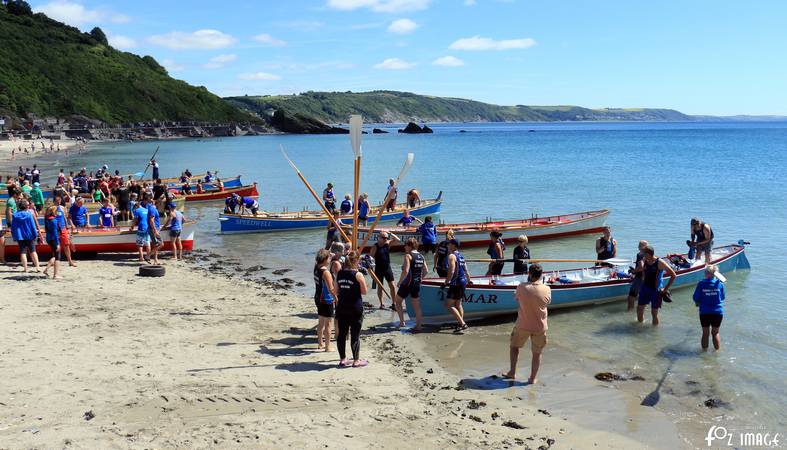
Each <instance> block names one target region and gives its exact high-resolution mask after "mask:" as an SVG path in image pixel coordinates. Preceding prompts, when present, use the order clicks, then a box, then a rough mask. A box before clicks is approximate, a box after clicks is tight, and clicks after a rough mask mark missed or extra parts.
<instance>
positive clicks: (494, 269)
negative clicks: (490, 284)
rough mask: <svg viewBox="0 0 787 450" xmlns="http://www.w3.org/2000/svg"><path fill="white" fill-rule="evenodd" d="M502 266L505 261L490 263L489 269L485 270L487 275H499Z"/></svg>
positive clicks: (501, 271)
mask: <svg viewBox="0 0 787 450" xmlns="http://www.w3.org/2000/svg"><path fill="white" fill-rule="evenodd" d="M503 266H505V263H497V262H496V263H492V264H490V265H489V269H488V270H487V273H486V274H487V275H501V274H502V273H503Z"/></svg>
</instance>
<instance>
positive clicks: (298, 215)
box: [219, 192, 443, 233]
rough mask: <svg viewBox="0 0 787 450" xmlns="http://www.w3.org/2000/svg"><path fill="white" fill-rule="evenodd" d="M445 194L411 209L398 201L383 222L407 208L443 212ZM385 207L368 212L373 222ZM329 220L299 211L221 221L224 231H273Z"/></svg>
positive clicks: (324, 224) (398, 216) (320, 214)
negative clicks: (441, 207) (441, 210)
mask: <svg viewBox="0 0 787 450" xmlns="http://www.w3.org/2000/svg"><path fill="white" fill-rule="evenodd" d="M442 197H443V193H442V192H440V194H439V195H438V196H437V198H434V199H431V200H425V201H422V202H421V204H420V205H419V206H417V207H415V208H408V207H407V205H406V204H405V203H399V204H397V205H396V208H394V209H393V210H392V211H389V212H384V213H383V215H382V216H381V217H380V221H381V222H383V221H390V220H399V219H401V218H402V215H403V214H404V211H405V210H406V209H408V210H409V211H410V215H411V216H426V215H429V214H437V213H439V212H440V206H441V205H442V203H443V200H442ZM381 207H382V206H381V205H377V206H375V207H373V208H372V209H371V211H369V221H370V222H373V221H374V218H375V217H377V212H378V211H379V210H380V208H381ZM341 221H342V223H343V224H347V223H350V224H351V223H352V216H344V217H342V218H341ZM328 222H329V219H328V217H327V216H326V215H325V213H323V212H322V210H319V211H299V212H282V213H273V212H266V211H260V212H259V213H257V215H256V216H254V215H251V214H244V215H240V214H220V215H219V224H220V225H221V232H222V233H264V232H271V231H291V230H307V229H314V228H327V227H328Z"/></svg>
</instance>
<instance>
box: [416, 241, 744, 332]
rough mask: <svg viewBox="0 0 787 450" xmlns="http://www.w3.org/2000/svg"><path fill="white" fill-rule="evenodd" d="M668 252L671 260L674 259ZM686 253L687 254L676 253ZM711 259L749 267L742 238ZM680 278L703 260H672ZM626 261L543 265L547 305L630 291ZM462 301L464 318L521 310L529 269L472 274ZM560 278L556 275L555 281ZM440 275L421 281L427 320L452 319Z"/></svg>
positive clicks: (699, 272)
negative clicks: (519, 297) (518, 294)
mask: <svg viewBox="0 0 787 450" xmlns="http://www.w3.org/2000/svg"><path fill="white" fill-rule="evenodd" d="M674 256H675V255H671V256H670V257H669V258H664V259H665V260H666V261H669V262H670V263H671V264H672V262H671V259H674ZM677 256H680V257H683V259H685V258H686V255H677ZM711 261H712V263H713V264H716V265H717V266H718V270H719V271H720V272H722V273H725V272H734V271H737V270H744V269H749V268H750V267H751V266H750V265H749V260H748V259H747V258H746V253H745V247H744V245H743V243H739V244H738V245H727V246H724V247H716V248H714V249H713V250H712V252H711ZM673 268H674V269H675V272H676V274H677V278H676V279H675V282H674V283H673V284H672V288H679V287H687V286H693V285H695V284H696V283H697V282H699V281H700V280H702V279H703V277H704V276H705V274H704V268H705V263H704V260H703V261H693V262H690V263H689V265H688V267H677V266H675V265H673ZM621 270H625V268H624V267H613V268H606V267H589V268H583V269H572V270H559V271H545V272H544V277H545V279H546V281H547V284H548V285H549V286H550V287H551V288H552V303H551V304H550V305H549V308H550V309H552V308H565V307H572V306H581V305H592V304H597V303H606V302H612V301H616V300H623V299H625V298H626V297H627V296H628V292H629V287H630V285H631V278H626V277H620V276H619V271H621ZM471 280H472V284H468V286H467V289H466V292H465V300H464V302H463V303H462V305H463V307H464V312H465V319H471V318H482V317H491V316H496V315H504V314H515V313H516V312H517V310H518V305H517V301H516V299H515V298H514V292H515V291H516V287H517V285H519V283H522V282H524V281H527V280H526V275H503V276H500V277H498V279H495V280H493V279H492V278H491V277H487V276H480V277H472V278H471ZM551 280H556V281H551ZM442 282H443V280H442V279H435V278H432V279H427V280H424V281H423V282H422V283H421V298H420V300H421V309H422V312H423V317H424V320H426V321H430V322H443V321H452V320H453V317H452V316H451V315H450V314H449V313H448V311H447V310H446V308H445V294H446V292H447V289H441V285H442ZM406 303H407V314H408V315H409V316H410V317H415V311H414V310H413V309H412V304H411V302H409V301H407V302H406Z"/></svg>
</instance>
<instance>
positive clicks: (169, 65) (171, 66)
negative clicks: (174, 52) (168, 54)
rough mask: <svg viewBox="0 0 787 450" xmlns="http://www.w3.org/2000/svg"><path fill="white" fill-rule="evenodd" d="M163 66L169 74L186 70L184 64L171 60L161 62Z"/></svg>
mask: <svg viewBox="0 0 787 450" xmlns="http://www.w3.org/2000/svg"><path fill="white" fill-rule="evenodd" d="M161 65H162V66H164V68H165V69H167V72H180V71H181V70H183V69H185V68H186V66H184V65H182V64H178V63H176V62H175V61H173V60H171V59H165V60H163V61H161Z"/></svg>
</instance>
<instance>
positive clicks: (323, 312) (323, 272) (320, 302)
mask: <svg viewBox="0 0 787 450" xmlns="http://www.w3.org/2000/svg"><path fill="white" fill-rule="evenodd" d="M330 256H331V254H330V252H329V251H328V250H326V249H324V248H321V249H320V250H319V251H318V252H317V256H316V257H315V258H314V260H315V264H314V304H315V305H316V306H317V317H318V322H317V348H318V349H325V351H326V352H329V351H331V328H332V324H333V317H334V316H335V315H336V314H335V310H334V303H335V302H334V299H335V298H336V288H335V287H334V286H335V285H334V283H333V275H331V271H330V270H329V269H328V260H329V258H330Z"/></svg>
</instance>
